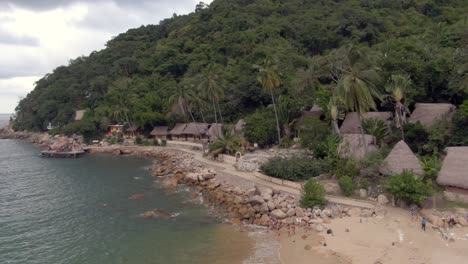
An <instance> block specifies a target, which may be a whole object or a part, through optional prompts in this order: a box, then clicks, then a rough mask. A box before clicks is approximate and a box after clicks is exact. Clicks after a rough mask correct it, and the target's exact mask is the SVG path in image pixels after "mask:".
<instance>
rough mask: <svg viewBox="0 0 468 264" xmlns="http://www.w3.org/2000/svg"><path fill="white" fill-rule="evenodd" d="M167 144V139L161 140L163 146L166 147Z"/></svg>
mask: <svg viewBox="0 0 468 264" xmlns="http://www.w3.org/2000/svg"><path fill="white" fill-rule="evenodd" d="M166 145H167V140H166V139H163V140H161V146H163V147H165V146H166Z"/></svg>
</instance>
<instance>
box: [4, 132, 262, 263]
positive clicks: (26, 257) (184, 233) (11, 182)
mask: <svg viewBox="0 0 468 264" xmlns="http://www.w3.org/2000/svg"><path fill="white" fill-rule="evenodd" d="M0 150H1V152H0V263H2V264H13V263H15V264H17V263H18V264H19V263H21V264H36V263H37V264H39V263H40V264H55V263H66V264H85V263H86V264H98V263H99V264H104V263H109V264H119V263H129V264H130V263H131V264H140V263H194V264H198V263H254V262H255V261H248V262H246V260H247V259H249V257H250V259H252V257H251V255H252V254H253V253H252V252H251V251H252V248H253V247H254V246H252V244H253V239H252V238H251V237H249V236H251V235H249V234H247V233H246V232H239V231H238V230H237V229H236V228H235V227H233V226H230V225H226V224H222V223H221V222H220V220H219V219H217V218H215V217H214V216H213V215H212V213H211V212H210V210H209V208H207V207H206V206H203V205H201V204H196V203H194V202H193V198H192V195H191V193H190V192H188V191H187V190H183V191H180V190H179V191H174V190H172V191H171V190H167V189H163V188H161V183H160V182H157V181H155V179H154V178H153V177H152V176H151V174H150V171H149V170H148V167H149V166H150V165H152V161H151V160H147V159H142V158H136V157H116V156H111V155H87V156H85V157H83V158H79V159H51V158H41V157H40V156H39V155H38V153H39V151H40V150H41V149H40V148H38V147H36V146H34V145H31V144H28V143H25V142H22V141H15V140H0ZM135 194H144V196H145V197H144V198H143V199H141V200H129V199H128V198H129V197H130V196H132V195H135ZM153 209H159V210H163V211H165V212H167V213H169V214H176V215H177V216H176V217H175V218H172V219H146V218H143V217H141V216H140V214H142V213H144V212H145V211H148V210H153ZM266 251H268V250H266ZM259 252H260V251H259Z"/></svg>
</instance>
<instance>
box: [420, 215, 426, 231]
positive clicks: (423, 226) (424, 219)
mask: <svg viewBox="0 0 468 264" xmlns="http://www.w3.org/2000/svg"><path fill="white" fill-rule="evenodd" d="M426 223H427V221H426V218H425V217H423V218H422V220H421V229H422V230H423V231H424V232H426Z"/></svg>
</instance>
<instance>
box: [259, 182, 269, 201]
mask: <svg viewBox="0 0 468 264" xmlns="http://www.w3.org/2000/svg"><path fill="white" fill-rule="evenodd" d="M255 189H256V193H258V194H259V195H260V196H261V197H262V198H263V200H265V201H269V200H271V198H272V196H273V190H272V189H270V188H267V187H259V186H257V185H256V186H255Z"/></svg>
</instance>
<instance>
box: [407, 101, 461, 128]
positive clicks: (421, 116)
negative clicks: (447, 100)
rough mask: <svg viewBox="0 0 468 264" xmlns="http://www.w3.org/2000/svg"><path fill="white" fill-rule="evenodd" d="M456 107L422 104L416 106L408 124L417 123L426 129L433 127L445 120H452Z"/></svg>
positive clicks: (451, 105)
mask: <svg viewBox="0 0 468 264" xmlns="http://www.w3.org/2000/svg"><path fill="white" fill-rule="evenodd" d="M455 109H456V107H455V106H454V105H453V104H421V103H418V104H416V105H415V109H414V111H413V113H412V114H411V116H410V118H409V119H408V122H410V123H413V124H415V123H417V122H420V123H421V125H423V126H425V127H432V126H433V125H435V124H436V123H437V122H438V121H440V120H441V119H443V118H448V119H451V118H452V115H453V113H454V112H455Z"/></svg>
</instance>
